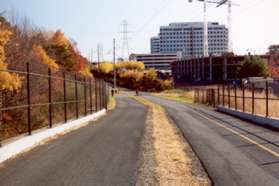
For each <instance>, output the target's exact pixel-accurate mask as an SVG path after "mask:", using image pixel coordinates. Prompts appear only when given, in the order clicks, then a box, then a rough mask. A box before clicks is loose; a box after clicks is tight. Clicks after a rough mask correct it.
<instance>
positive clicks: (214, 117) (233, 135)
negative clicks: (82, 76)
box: [144, 95, 279, 186]
mask: <svg viewBox="0 0 279 186" xmlns="http://www.w3.org/2000/svg"><path fill="white" fill-rule="evenodd" d="M144 97H145V98H147V99H149V100H151V101H153V102H155V103H157V104H160V105H161V106H163V107H165V109H166V110H167V113H168V115H169V117H170V118H171V119H172V120H173V121H174V122H175V123H176V124H177V126H178V127H179V128H180V129H181V131H182V132H183V135H184V137H185V138H186V140H187V141H188V142H189V143H190V144H191V146H192V148H193V150H194V151H195V152H196V154H197V155H198V157H199V158H200V160H201V162H202V164H203V165H204V167H205V169H206V171H207V172H208V174H209V176H210V178H211V179H212V182H213V184H214V185H222V186H223V185H226V186H229V185H243V186H244V185H245V186H249V185H251V186H257V185H259V186H263V185H268V186H273V185H274V186H275V185H276V186H278V185H279V133H278V132H276V131H273V130H270V129H267V128H263V127H260V126H257V125H254V124H252V123H249V122H245V121H242V120H239V119H236V118H234V117H232V116H228V115H225V114H222V113H219V112H216V111H214V110H213V109H211V108H208V107H204V106H194V105H186V104H181V103H178V102H175V101H171V100H166V99H162V98H157V97H153V96H149V95H145V96H144Z"/></svg>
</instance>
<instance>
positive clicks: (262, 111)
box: [220, 89, 279, 118]
mask: <svg viewBox="0 0 279 186" xmlns="http://www.w3.org/2000/svg"><path fill="white" fill-rule="evenodd" d="M225 95H226V96H225V106H229V98H228V96H227V95H228V90H225ZM230 95H231V96H230V97H231V98H230V107H231V108H235V106H237V110H240V111H243V99H242V98H237V99H236V104H235V98H234V96H235V93H234V90H233V89H231V91H230ZM236 95H237V96H240V97H242V90H240V89H237V92H236ZM245 97H246V98H245V100H244V103H245V104H244V107H245V109H244V110H245V112H248V113H252V106H253V103H252V98H251V97H252V91H251V90H248V89H247V90H245ZM265 97H266V95H265V91H255V102H254V113H255V114H257V115H262V116H265V115H266V100H265ZM269 98H272V99H278V100H269V103H268V104H269V106H268V110H269V116H270V117H275V118H279V112H278V110H279V97H278V96H277V95H275V94H273V93H269ZM222 99H223V98H222V96H221V97H220V102H221V104H222V103H223V100H222Z"/></svg>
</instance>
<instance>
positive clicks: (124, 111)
mask: <svg viewBox="0 0 279 186" xmlns="http://www.w3.org/2000/svg"><path fill="white" fill-rule="evenodd" d="M117 101H118V104H117V109H115V110H114V111H112V112H111V113H110V114H109V115H108V116H106V117H104V118H102V119H101V120H99V121H97V122H96V124H93V125H88V126H87V127H84V128H81V129H79V130H77V131H74V132H71V133H69V134H66V135H64V136H62V137H60V138H58V139H56V140H53V141H51V142H50V143H48V144H46V145H42V146H40V147H38V148H35V149H34V150H32V151H31V152H28V153H25V154H24V155H22V156H20V157H18V158H16V159H14V160H11V161H9V162H7V163H5V164H4V165H3V167H2V168H0V185H3V186H4V185H5V186H9V185H20V186H25V185H26V186H38V185H40V186H42V185H49V186H56V185H57V186H58V185H59V186H60V185H90V186H91V185H121V186H122V185H123V186H125V185H134V183H135V172H136V164H137V159H138V154H139V146H140V140H141V137H142V135H143V129H144V123H145V117H146V113H147V108H146V107H145V106H143V105H140V104H138V103H137V102H136V101H134V100H132V99H130V98H128V97H127V96H119V97H118V98H117Z"/></svg>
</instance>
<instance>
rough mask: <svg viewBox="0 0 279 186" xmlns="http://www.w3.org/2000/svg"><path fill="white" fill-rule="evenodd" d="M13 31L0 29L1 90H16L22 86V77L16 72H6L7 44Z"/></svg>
mask: <svg viewBox="0 0 279 186" xmlns="http://www.w3.org/2000/svg"><path fill="white" fill-rule="evenodd" d="M11 35H12V32H10V31H7V30H6V31H0V90H9V91H15V90H18V89H20V88H21V84H22V83H21V82H22V78H21V77H20V76H18V75H17V74H14V73H9V72H6V70H7V64H6V63H5V60H6V56H5V45H6V44H7V42H8V41H9V38H10V36H11Z"/></svg>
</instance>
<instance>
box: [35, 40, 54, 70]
mask: <svg viewBox="0 0 279 186" xmlns="http://www.w3.org/2000/svg"><path fill="white" fill-rule="evenodd" d="M33 51H34V52H35V54H36V55H37V57H38V58H39V59H40V60H41V61H42V62H43V63H44V64H46V65H47V66H48V67H49V68H50V69H52V70H54V71H57V70H58V69H59V66H58V65H57V64H56V62H55V60H53V59H51V58H50V57H49V56H48V55H47V53H46V51H45V50H44V49H43V47H42V46H40V45H34V46H33Z"/></svg>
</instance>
